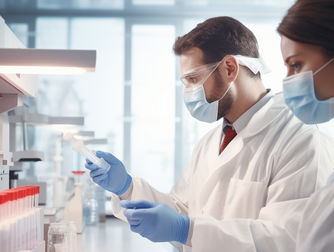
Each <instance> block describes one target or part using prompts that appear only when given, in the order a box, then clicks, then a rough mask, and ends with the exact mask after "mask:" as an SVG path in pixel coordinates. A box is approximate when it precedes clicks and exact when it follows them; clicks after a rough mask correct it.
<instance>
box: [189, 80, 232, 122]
mask: <svg viewBox="0 0 334 252" xmlns="http://www.w3.org/2000/svg"><path fill="white" fill-rule="evenodd" d="M233 83H234V82H231V83H230V85H229V87H228V88H227V90H226V91H225V93H224V94H223V96H222V97H221V98H220V99H218V100H217V101H214V102H211V103H209V102H208V101H207V100H206V97H205V91H204V87H203V84H201V85H198V86H197V87H196V88H191V89H188V90H187V89H185V90H184V103H185V104H186V107H187V109H188V110H189V112H190V114H191V115H192V116H193V117H194V118H196V119H197V120H200V121H202V122H208V123H211V122H215V121H217V119H218V104H219V101H220V100H222V99H223V98H224V97H225V95H226V94H227V92H228V91H229V90H230V89H231V87H232V84H233Z"/></svg>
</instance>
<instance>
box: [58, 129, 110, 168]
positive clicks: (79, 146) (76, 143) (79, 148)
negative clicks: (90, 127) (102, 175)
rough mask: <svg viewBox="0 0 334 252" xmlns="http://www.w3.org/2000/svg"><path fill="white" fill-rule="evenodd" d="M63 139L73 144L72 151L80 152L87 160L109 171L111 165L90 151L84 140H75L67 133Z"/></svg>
mask: <svg viewBox="0 0 334 252" xmlns="http://www.w3.org/2000/svg"><path fill="white" fill-rule="evenodd" d="M63 138H64V139H65V140H67V141H70V142H71V143H72V149H73V150H74V151H76V152H80V153H81V154H82V155H83V156H84V157H85V158H87V159H88V160H90V161H91V162H92V163H94V164H96V165H97V166H99V167H101V168H103V169H106V170H109V169H110V165H109V164H108V163H107V162H106V161H105V160H104V159H103V158H98V157H97V156H96V155H95V153H94V152H93V151H91V150H89V149H88V148H87V147H86V146H85V144H84V142H83V141H82V140H78V139H75V138H74V137H73V134H72V133H66V134H64V135H63Z"/></svg>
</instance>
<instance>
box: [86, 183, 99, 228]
mask: <svg viewBox="0 0 334 252" xmlns="http://www.w3.org/2000/svg"><path fill="white" fill-rule="evenodd" d="M97 187H98V186H97V185H96V184H95V183H93V182H92V181H91V180H90V181H89V182H88V186H87V188H86V190H85V194H84V202H83V213H84V223H85V225H87V226H94V225H96V224H97V222H98V218H99V213H98V199H97V194H96V188H97Z"/></svg>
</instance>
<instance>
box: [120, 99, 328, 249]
mask: <svg viewBox="0 0 334 252" xmlns="http://www.w3.org/2000/svg"><path fill="white" fill-rule="evenodd" d="M221 134H222V127H221V126H218V127H217V128H215V129H213V130H212V131H210V132H209V133H207V134H206V135H205V136H204V137H203V138H202V139H201V141H200V142H199V143H198V145H197V146H196V147H195V149H194V151H193V155H192V159H191V162H190V164H189V166H188V168H187V169H186V170H185V172H184V173H183V175H182V176H181V178H180V179H179V181H178V182H177V184H176V185H175V186H174V187H173V189H172V191H171V192H170V193H169V194H164V193H160V192H158V191H157V190H155V189H154V188H152V187H151V186H150V185H149V184H148V183H147V182H145V181H144V180H143V179H141V178H137V177H133V190H132V193H131V194H130V195H129V197H128V199H131V200H139V199H144V200H149V201H156V202H164V203H166V204H168V205H169V206H171V207H173V208H174V209H175V210H177V211H178V212H179V213H181V214H183V215H188V216H189V217H190V219H191V223H192V234H190V236H191V246H186V245H185V246H183V250H184V251H193V252H197V251H198V252H199V251H206V252H209V251H212V252H213V251H215V252H217V251H224V252H243V251H254V252H255V251H256V252H261V251H266V252H269V251H270V252H276V251H282V252H289V251H295V239H296V233H297V227H298V221H299V218H300V215H301V212H302V209H303V207H304V206H305V201H306V198H307V197H309V196H310V195H311V194H312V193H313V192H314V191H315V190H316V189H317V188H318V187H321V186H323V185H324V184H325V181H326V179H327V177H328V175H329V174H330V169H329V167H334V161H333V158H331V155H330V154H331V153H332V152H333V150H334V147H333V146H332V145H331V143H329V142H327V141H325V140H326V139H324V136H323V134H322V133H320V132H319V130H318V129H317V128H316V127H315V126H307V125H304V124H303V123H302V122H300V121H299V120H298V119H297V118H296V117H294V116H293V114H292V113H291V112H290V110H289V109H288V108H287V107H286V105H285V103H284V100H283V98H282V95H281V94H280V95H276V96H274V97H272V98H271V99H270V100H269V101H268V102H267V103H266V104H265V105H264V106H263V107H262V108H261V109H260V110H259V111H258V112H257V113H256V114H254V116H253V117H252V118H251V120H250V121H249V123H248V125H247V126H246V127H245V128H244V129H243V130H242V131H241V132H240V133H239V134H238V135H237V136H236V137H235V138H234V139H233V140H232V141H231V142H230V144H229V145H228V146H227V147H226V148H225V150H224V151H223V153H222V154H221V155H218V152H219V147H220V139H221ZM319 167H321V168H319ZM118 201H119V198H118V197H117V196H114V197H113V206H114V207H115V208H114V214H115V216H117V217H119V218H121V219H123V220H126V219H125V218H124V216H123V214H122V213H123V209H121V208H119V207H117V206H119V202H118Z"/></svg>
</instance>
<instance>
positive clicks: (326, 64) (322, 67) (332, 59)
mask: <svg viewBox="0 0 334 252" xmlns="http://www.w3.org/2000/svg"><path fill="white" fill-rule="evenodd" d="M333 61H334V58H331V59H330V60H329V61H327V62H326V63H325V64H324V65H323V66H321V67H320V68H319V69H318V70H316V71H315V72H314V73H313V76H315V75H316V74H317V73H319V72H320V71H321V70H322V69H324V68H325V67H326V66H328V65H329V64H330V63H332V62H333ZM313 88H314V80H313ZM312 124H314V125H315V126H316V127H317V129H318V130H319V127H318V124H317V123H314V122H312Z"/></svg>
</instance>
